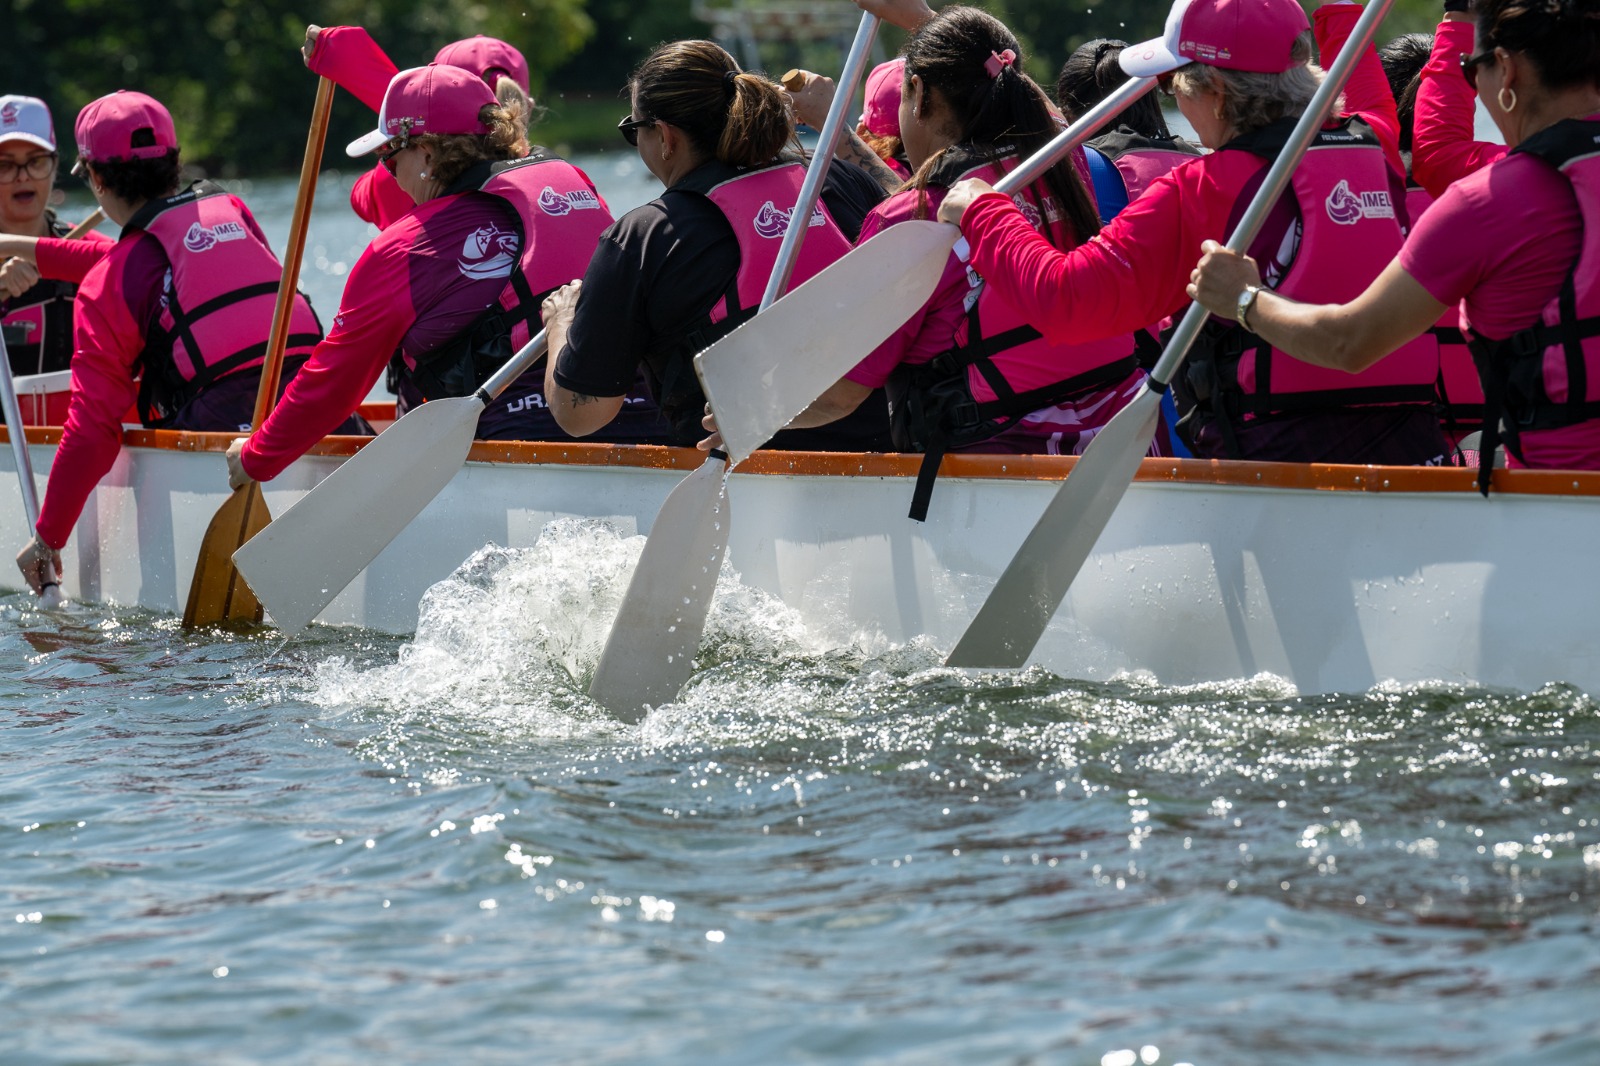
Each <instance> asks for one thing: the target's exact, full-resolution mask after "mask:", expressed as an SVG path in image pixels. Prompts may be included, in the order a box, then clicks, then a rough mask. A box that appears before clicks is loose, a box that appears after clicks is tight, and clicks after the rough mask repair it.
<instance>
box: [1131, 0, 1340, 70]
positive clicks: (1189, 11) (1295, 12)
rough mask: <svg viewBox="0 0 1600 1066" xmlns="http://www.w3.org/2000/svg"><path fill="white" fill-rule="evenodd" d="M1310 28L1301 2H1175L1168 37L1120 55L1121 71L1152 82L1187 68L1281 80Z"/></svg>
mask: <svg viewBox="0 0 1600 1066" xmlns="http://www.w3.org/2000/svg"><path fill="white" fill-rule="evenodd" d="M1310 28H1311V23H1310V22H1309V21H1308V20H1307V19H1306V13H1305V11H1303V10H1302V9H1301V7H1300V4H1299V2H1298V0H1177V2H1176V3H1174V4H1173V5H1172V10H1171V11H1170V12H1168V13H1167V31H1166V33H1164V34H1162V35H1161V36H1160V37H1158V38H1156V39H1155V40H1153V41H1145V42H1144V43H1143V44H1132V45H1129V46H1128V47H1126V48H1124V49H1123V50H1122V59H1121V62H1122V69H1123V70H1125V71H1127V72H1128V73H1129V74H1131V75H1133V76H1134V77H1135V78H1153V77H1155V76H1156V75H1157V74H1165V73H1166V72H1167V71H1169V70H1177V69H1178V68H1179V67H1181V66H1184V65H1186V64H1188V63H1191V62H1194V63H1204V64H1206V65H1207V66H1210V67H1221V68H1223V69H1224V70H1249V71H1255V72H1257V73H1261V74H1281V73H1283V72H1284V71H1286V70H1288V69H1289V68H1290V67H1292V66H1294V65H1295V61H1294V59H1293V57H1292V54H1291V53H1292V52H1293V50H1294V42H1295V40H1296V38H1298V37H1299V36H1300V35H1301V34H1302V33H1305V32H1306V31H1307V30H1309V29H1310Z"/></svg>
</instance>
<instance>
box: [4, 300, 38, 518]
mask: <svg viewBox="0 0 1600 1066" xmlns="http://www.w3.org/2000/svg"><path fill="white" fill-rule="evenodd" d="M0 412H3V413H4V414H5V419H6V436H8V437H10V438H11V456H12V458H13V459H15V460H16V463H17V478H18V480H19V481H20V482H21V488H22V511H23V513H24V514H25V515H27V517H28V532H30V533H32V532H34V527H36V526H37V525H38V524H39V494H38V491H37V489H36V488H35V486H34V484H33V458H32V456H30V455H29V454H28V435H27V433H26V432H25V431H24V430H23V428H22V408H21V406H20V405H18V403H17V383H16V382H15V381H13V380H12V379H11V353H10V352H9V351H7V350H6V337H5V333H4V332H3V331H0Z"/></svg>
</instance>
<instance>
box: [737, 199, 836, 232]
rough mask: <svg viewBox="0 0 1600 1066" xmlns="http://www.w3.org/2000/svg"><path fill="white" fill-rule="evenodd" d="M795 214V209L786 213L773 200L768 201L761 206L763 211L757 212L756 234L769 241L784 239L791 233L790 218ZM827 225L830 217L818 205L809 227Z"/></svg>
mask: <svg viewBox="0 0 1600 1066" xmlns="http://www.w3.org/2000/svg"><path fill="white" fill-rule="evenodd" d="M793 213H794V209H793V208H790V209H789V210H788V211H785V210H784V209H783V208H781V207H778V206H777V205H776V204H774V203H773V202H772V201H771V200H768V201H767V202H766V203H764V204H762V205H761V210H759V211H757V212H756V220H755V228H756V234H757V235H758V236H761V237H766V238H767V239H768V240H771V239H774V238H778V237H782V236H783V235H784V234H785V233H787V232H789V216H790V215H792V214H793ZM827 224H828V217H827V216H826V215H824V214H823V213H822V205H821V204H818V205H817V206H816V207H814V208H812V210H811V221H810V223H808V225H812V226H826V225H827Z"/></svg>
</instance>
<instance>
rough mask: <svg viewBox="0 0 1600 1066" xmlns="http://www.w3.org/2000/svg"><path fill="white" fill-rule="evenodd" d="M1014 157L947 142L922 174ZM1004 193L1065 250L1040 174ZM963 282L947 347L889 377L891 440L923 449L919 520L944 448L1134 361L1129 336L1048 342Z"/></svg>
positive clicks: (1117, 378) (1121, 372)
mask: <svg viewBox="0 0 1600 1066" xmlns="http://www.w3.org/2000/svg"><path fill="white" fill-rule="evenodd" d="M1015 165H1016V155H1015V154H1014V153H1012V154H1008V155H1006V156H1004V157H1003V158H1001V159H999V160H994V159H989V158H983V157H980V156H979V155H977V154H975V153H972V152H968V151H965V150H963V149H962V148H960V147H956V148H949V149H946V150H945V152H944V154H943V155H942V156H941V157H940V160H939V162H938V163H937V164H935V166H934V169H933V171H932V172H931V173H930V174H929V176H928V182H929V184H930V185H938V186H943V187H945V188H949V187H950V186H952V185H954V184H955V183H956V182H958V181H961V180H963V179H965V178H978V179H981V180H983V181H987V182H989V183H990V184H993V183H995V182H997V181H999V180H1000V178H1001V177H1003V176H1004V174H1005V173H1006V172H1007V171H1009V170H1011V169H1012V168H1013V167H1014V166H1015ZM1012 199H1013V200H1014V201H1015V203H1016V205H1017V207H1018V209H1019V210H1021V211H1022V213H1023V215H1024V216H1025V217H1026V218H1027V219H1028V221H1029V222H1030V223H1031V224H1032V225H1033V227H1034V228H1035V229H1037V230H1039V231H1040V232H1043V233H1045V234H1046V235H1047V236H1049V237H1051V238H1052V240H1051V243H1052V244H1054V245H1055V246H1056V247H1058V248H1063V249H1070V248H1072V247H1073V246H1074V245H1075V244H1076V243H1077V242H1076V240H1075V238H1074V235H1073V234H1072V232H1071V230H1070V227H1069V226H1068V224H1067V222H1066V219H1065V217H1064V216H1063V215H1061V214H1060V212H1059V211H1058V209H1057V208H1056V206H1055V204H1054V201H1053V200H1052V198H1051V197H1050V195H1049V191H1048V187H1047V186H1045V185H1044V184H1043V183H1042V182H1041V183H1038V184H1035V185H1033V186H1031V187H1030V188H1029V190H1028V192H1027V193H1026V194H1018V195H1017V196H1014V197H1013V198H1012ZM1041 205H1042V207H1041ZM952 254H954V253H952ZM967 280H968V283H969V285H970V289H969V291H968V293H967V296H966V299H965V304H966V310H967V314H966V317H965V318H964V319H963V320H962V322H961V324H960V326H958V327H957V329H956V336H955V338H954V340H955V343H954V345H953V346H952V347H951V348H949V349H947V350H946V351H944V352H941V353H939V354H938V355H937V356H935V357H934V358H933V359H932V360H930V361H929V362H926V363H921V364H918V365H915V366H912V365H905V364H902V365H901V366H900V367H898V368H896V370H895V375H894V378H893V379H892V380H891V381H890V384H889V393H890V397H891V417H890V427H891V430H892V431H893V432H894V434H895V446H896V447H899V448H907V449H912V450H920V451H921V452H922V453H923V459H922V467H921V469H920V470H919V471H918V474H917V485H916V488H915V489H914V490H913V493H912V498H911V517H912V518H913V519H915V520H916V521H919V522H920V521H923V520H925V519H926V518H927V514H928V502H929V500H930V498H931V497H932V494H933V484H934V480H935V478H936V477H937V475H938V471H939V463H940V462H941V460H942V459H943V458H944V454H945V452H946V451H948V450H950V449H952V448H961V447H966V446H969V445H972V444H976V443H978V442H980V441H983V440H987V439H988V438H990V437H993V436H994V435H996V434H997V433H1000V432H1002V431H1003V430H1005V429H1007V428H1009V427H1010V426H1012V425H1014V424H1016V423H1017V422H1018V421H1020V420H1021V419H1022V418H1023V417H1024V416H1026V415H1030V414H1033V413H1034V412H1042V411H1044V410H1045V409H1047V408H1050V407H1053V406H1055V405H1057V404H1061V403H1065V402H1067V401H1069V400H1073V399H1075V398H1079V397H1082V396H1083V395H1085V394H1086V393H1089V392H1093V391H1095V390H1099V389H1105V388H1109V387H1111V386H1113V385H1116V384H1118V383H1120V382H1122V381H1124V380H1126V379H1127V377H1128V375H1130V374H1132V373H1133V372H1134V371H1135V370H1137V369H1138V360H1137V359H1136V357H1135V355H1134V338H1133V336H1132V334H1128V333H1124V334H1119V335H1118V336H1115V337H1108V338H1105V339H1102V340H1095V341H1088V342H1084V343H1075V344H1051V343H1049V342H1048V341H1046V340H1045V339H1044V338H1043V336H1042V335H1041V334H1040V333H1039V331H1038V330H1037V329H1035V328H1034V327H1033V326H1032V325H1030V324H1029V323H1028V322H1027V321H1026V320H1024V319H1023V318H1022V316H1021V315H1019V314H1017V313H1016V312H1015V311H1013V310H1012V309H1011V308H1010V307H1009V306H1007V305H1006V304H1005V303H1004V302H1003V301H1002V300H1000V299H999V298H998V297H997V296H995V295H994V294H993V293H992V291H991V290H990V289H989V287H988V286H986V285H985V284H984V283H983V279H982V278H981V277H980V276H978V274H977V273H976V272H974V271H972V270H971V269H970V268H969V269H968V271H967ZM1041 366H1049V367H1050V368H1051V373H1052V375H1054V377H1053V379H1052V380H1039V379H1038V377H1037V375H1038V369H1037V368H1039V367H1041ZM1019 371H1021V372H1027V371H1032V374H1033V380H1021V379H1019V376H1018V375H1019Z"/></svg>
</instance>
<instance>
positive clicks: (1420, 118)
mask: <svg viewBox="0 0 1600 1066" xmlns="http://www.w3.org/2000/svg"><path fill="white" fill-rule="evenodd" d="M1474 2H1475V0H1445V2H1444V18H1443V20H1442V21H1440V23H1439V28H1438V30H1437V31H1436V32H1435V33H1434V35H1433V51H1432V54H1431V55H1430V56H1429V57H1428V62H1427V65H1425V66H1424V67H1423V68H1422V77H1421V79H1420V80H1419V81H1418V82H1417V100H1416V107H1415V112H1414V118H1413V132H1412V136H1411V175H1412V177H1414V178H1416V180H1417V184H1418V185H1420V186H1422V187H1423V188H1424V189H1426V190H1427V191H1428V194H1429V195H1430V196H1432V197H1434V198H1435V199H1438V198H1439V197H1440V196H1443V195H1444V191H1445V190H1446V189H1448V188H1449V187H1450V183H1451V182H1453V181H1455V180H1457V179H1458V178H1464V177H1466V176H1467V175H1468V174H1471V173H1472V172H1473V171H1476V170H1481V169H1483V168H1484V167H1486V166H1488V165H1489V164H1490V163H1493V162H1495V161H1496V160H1498V159H1501V158H1504V156H1505V154H1506V152H1507V148H1506V146H1505V145H1503V144H1492V143H1489V142H1486V141H1479V140H1476V139H1475V138H1474V132H1473V119H1474V118H1475V117H1476V109H1475V108H1474V107H1473V104H1474V102H1475V94H1474V93H1473V91H1472V87H1471V86H1470V85H1468V84H1467V83H1466V82H1465V81H1464V80H1463V79H1462V78H1461V57H1462V56H1466V55H1472V54H1473V53H1474V52H1475V51H1476V49H1475V48H1474V47H1473V34H1474V27H1475V25H1476V21H1477V20H1476V18H1475V16H1474V15H1473V13H1472V7H1473V3H1474ZM1491 111H1492V109H1491Z"/></svg>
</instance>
